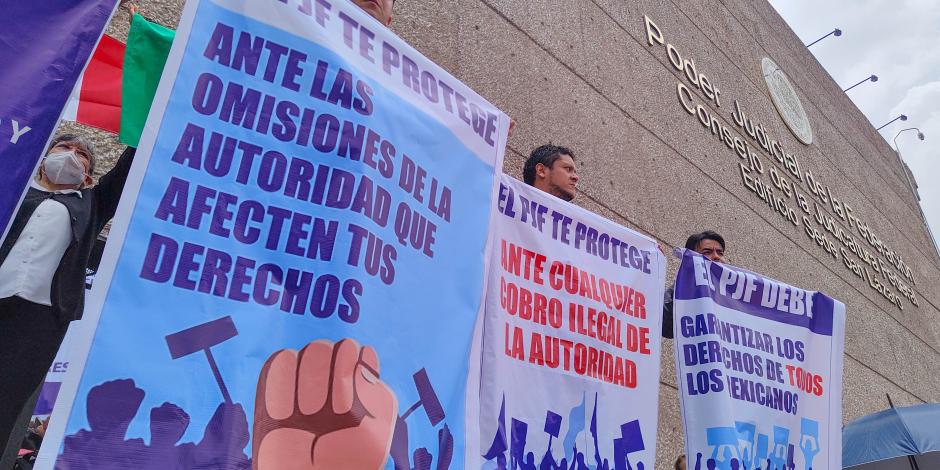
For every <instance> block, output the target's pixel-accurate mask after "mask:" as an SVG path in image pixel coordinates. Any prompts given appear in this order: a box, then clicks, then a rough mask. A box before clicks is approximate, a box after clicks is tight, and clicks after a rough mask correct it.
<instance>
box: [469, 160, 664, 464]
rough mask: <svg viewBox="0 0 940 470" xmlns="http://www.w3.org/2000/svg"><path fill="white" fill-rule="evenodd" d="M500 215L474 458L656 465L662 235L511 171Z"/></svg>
mask: <svg viewBox="0 0 940 470" xmlns="http://www.w3.org/2000/svg"><path fill="white" fill-rule="evenodd" d="M498 213H499V215H498V216H497V220H496V222H495V225H494V230H495V238H494V249H493V251H492V260H491V262H490V278H489V282H488V287H487V295H486V301H485V309H486V310H485V319H484V327H483V362H482V373H481V386H480V405H481V409H480V452H479V453H480V456H479V457H480V459H479V462H478V463H477V465H474V466H472V467H470V466H468V468H485V469H504V468H512V469H515V468H522V469H535V468H551V469H555V468H564V469H568V468H572V469H586V468H598V469H602V468H603V469H624V470H626V469H627V468H630V467H632V468H634V469H642V468H644V467H645V468H647V469H652V468H653V467H654V463H655V462H654V458H655V455H656V423H657V411H658V398H659V365H660V344H661V341H660V339H659V332H660V329H661V325H662V299H663V282H664V276H665V274H664V259H663V258H664V257H663V256H662V254H661V253H660V251H659V250H658V249H657V246H656V243H655V242H654V241H653V240H651V239H650V238H648V237H646V236H643V235H641V234H638V233H636V232H634V231H632V230H629V229H627V228H624V227H622V226H620V225H617V224H615V223H613V222H611V221H609V220H606V219H604V218H602V217H599V216H597V215H595V214H593V213H591V212H589V211H586V210H584V209H582V208H580V207H577V206H575V205H572V204H569V203H567V202H564V201H562V200H561V199H558V198H556V197H554V196H551V195H549V194H546V193H543V192H541V191H539V190H536V189H535V188H532V187H529V186H527V185H525V184H523V183H521V182H519V181H518V180H515V179H513V178H510V177H508V176H505V175H503V176H502V180H501V184H500V189H499V199H498ZM628 462H629V463H628Z"/></svg>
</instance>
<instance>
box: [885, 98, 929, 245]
mask: <svg viewBox="0 0 940 470" xmlns="http://www.w3.org/2000/svg"><path fill="white" fill-rule="evenodd" d="M902 116H903V114H902ZM892 122H894V121H892ZM889 124H890V123H889ZM907 131H917V138H918V139H920V140H924V139H925V137H924V133H923V132H921V130H920V129H918V128H916V127H908V128H907V129H901V130H900V131H898V133H897V134H895V136H894V139H893V142H894V153H895V154H896V155H897V156H898V162H899V163H900V164H901V171H903V172H904V177H905V178H907V184H908V186H910V188H911V195H912V196H914V197H915V198H916V199H917V201H915V202H916V204H917V209H918V210H919V211H920V218H921V219H922V220H923V221H924V226H925V227H927V233H929V234H930V239H931V240H936V238H935V237H934V236H933V230H931V229H930V224H928V223H927V217H926V216H925V215H924V209H923V208H921V207H920V197H919V196H918V195H917V190H916V189H915V188H914V182H913V181H911V177H910V175H908V172H907V170H906V169H905V168H904V160H903V159H902V158H901V149H900V148H899V147H898V137H900V136H901V134H903V133H905V132H907ZM934 250H936V251H937V256H940V247H938V246H937V244H936V242H934Z"/></svg>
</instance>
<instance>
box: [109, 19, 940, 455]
mask: <svg viewBox="0 0 940 470" xmlns="http://www.w3.org/2000/svg"><path fill="white" fill-rule="evenodd" d="M259 1H260V0H259ZM182 3H183V0H149V1H148V0H144V1H143V2H142V4H141V13H143V14H144V15H145V16H147V17H148V18H151V19H153V20H155V21H157V22H160V23H162V24H164V25H167V26H170V27H176V23H177V21H178V19H179V14H180V12H181V10H182ZM396 3H397V4H396V6H395V8H396V11H395V18H394V23H393V29H394V30H395V31H396V32H397V33H398V34H400V35H401V36H402V37H404V38H405V39H406V40H407V41H409V42H410V43H411V44H412V45H414V46H415V47H416V48H417V49H418V50H420V51H421V52H423V53H424V54H425V55H427V56H428V57H430V58H431V59H432V60H434V61H436V62H437V63H439V64H440V65H442V66H443V67H444V68H446V69H447V70H449V71H450V72H451V73H452V74H453V75H455V76H456V77H458V78H459V79H461V80H463V81H464V82H465V83H467V84H469V85H470V86H471V87H473V88H474V89H475V90H477V91H478V92H479V93H480V94H481V95H482V96H484V97H485V98H487V99H488V100H490V101H491V102H492V103H494V104H496V105H497V106H498V107H500V108H501V109H503V110H504V111H506V112H507V113H508V114H509V115H510V116H511V117H513V118H514V119H515V120H516V122H517V125H516V128H515V131H514V133H513V135H512V136H511V138H510V140H509V148H508V151H507V157H506V164H505V171H506V172H507V173H509V174H511V175H514V176H517V177H519V176H521V166H522V162H523V160H524V158H525V156H526V155H527V154H528V152H529V151H530V150H531V149H532V148H534V147H535V146H537V145H540V144H542V143H546V142H553V143H556V144H560V145H565V146H568V147H571V148H572V149H573V150H574V151H575V152H576V153H577V157H578V158H577V159H578V164H579V170H580V174H581V183H580V185H579V186H580V190H579V195H578V197H577V199H576V203H578V204H580V205H582V206H584V207H586V208H588V209H590V210H592V211H595V212H597V213H599V214H601V215H603V216H605V217H607V218H610V219H611V220H614V221H616V222H618V223H621V224H624V225H626V226H629V227H632V228H635V229H637V230H640V231H642V232H645V233H648V234H650V235H652V236H653V237H655V238H656V239H657V240H659V241H660V242H661V243H663V244H666V245H681V244H683V243H684V240H685V237H686V236H687V235H688V234H690V233H693V232H698V231H701V230H703V229H712V230H716V231H718V232H719V233H721V234H723V235H724V236H725V237H726V239H727V240H728V242H729V247H728V256H729V258H730V261H731V262H732V263H734V264H736V265H739V266H742V267H745V268H748V269H751V270H754V271H759V272H761V273H764V274H767V275H769V276H772V277H775V278H777V279H780V280H783V281H785V282H788V283H791V284H794V285H797V286H801V287H805V288H809V289H817V290H821V291H824V292H826V293H828V294H830V295H832V296H833V297H836V298H838V299H839V300H841V301H842V302H844V303H845V304H846V310H847V317H848V319H847V326H846V347H845V356H846V357H845V381H844V400H843V403H844V409H843V419H844V420H846V421H848V420H851V419H854V418H857V417H859V416H861V415H864V414H867V413H871V412H874V411H878V410H880V409H883V408H885V407H887V405H888V402H887V399H886V394H890V396H891V399H893V401H894V403H895V404H897V405H907V404H915V403H922V402H940V311H938V306H940V288H938V287H940V258H938V253H937V250H936V247H935V246H934V244H933V242H932V239H931V236H930V234H929V233H928V229H927V227H926V224H925V221H924V218H923V215H922V213H921V212H920V209H919V206H918V203H917V200H918V199H917V195H916V187H914V186H913V185H912V183H911V178H910V175H909V170H908V169H907V167H906V166H905V165H904V164H903V163H902V162H901V161H900V160H899V158H898V155H897V154H896V153H895V152H894V151H893V150H892V149H891V148H890V147H889V146H888V144H887V143H886V142H885V141H884V139H883V138H882V137H881V136H880V135H879V134H878V133H877V132H876V131H875V129H874V128H873V127H872V126H871V124H870V123H869V121H868V120H867V119H866V118H865V116H863V115H862V113H861V112H860V111H859V110H858V109H857V108H856V106H855V105H854V104H853V103H852V102H851V101H850V100H849V98H848V97H847V96H846V95H845V93H843V92H842V90H841V88H840V87H839V86H838V85H837V84H836V83H835V82H834V81H833V80H832V78H831V77H830V76H829V74H828V73H827V72H826V71H825V70H824V69H823V68H822V66H820V64H819V63H818V62H817V61H816V60H815V59H814V57H813V56H812V55H811V54H810V53H809V52H808V51H807V49H806V48H805V47H804V46H803V44H802V42H801V41H800V40H799V38H798V37H797V36H796V35H795V34H794V33H793V32H792V31H791V30H790V28H789V27H788V26H787V25H786V23H785V22H784V20H783V19H782V18H781V17H780V16H779V15H778V14H777V13H776V12H775V11H774V9H773V8H772V7H771V5H770V4H769V3H767V2H766V1H764V0H666V1H653V0H398V1H397V2H396ZM651 24H652V26H651ZM127 26H128V17H127V13H126V12H124V11H120V12H119V13H118V14H116V15H115V18H114V20H113V21H112V24H111V25H110V26H109V29H108V33H109V34H111V35H113V36H115V37H117V38H119V39H122V40H124V39H126V34H127ZM657 33H658V34H657ZM765 58H768V59H770V62H769V63H768V61H766V60H764V59H765ZM781 72H782V74H781ZM781 75H782V76H785V77H786V78H785V79H784V78H781ZM767 78H769V79H770V80H768V79H767ZM768 81H769V82H770V85H768ZM787 84H789V87H788V86H787ZM774 93H777V96H776V104H775V96H774ZM794 97H795V98H796V99H795V100H794ZM778 105H779V110H778ZM800 108H801V109H802V113H801V112H800ZM785 119H788V120H789V121H790V124H789V125H788V124H787V122H786V121H785ZM791 127H793V128H794V129H795V130H796V132H794V131H791ZM757 129H760V130H759V131H758V130H757ZM807 129H808V130H809V133H810V134H811V136H810V137H809V138H808V137H807V135H806V132H807ZM751 133H753V134H754V136H753V137H752V136H751ZM798 133H799V134H801V135H802V137H803V140H810V142H811V143H808V144H807V143H803V142H801V140H799V139H798V138H797V134H798ZM95 135H96V138H97V139H98V140H99V141H100V143H101V144H102V145H103V146H104V147H106V148H108V149H109V155H110V157H112V158H116V157H117V155H118V154H119V149H118V148H117V146H116V144H115V143H114V142H113V139H112V138H110V137H109V136H106V135H103V134H100V133H96V134H95ZM761 136H762V137H761ZM765 146H766V148H765ZM107 166H108V165H106V164H105V165H101V167H107ZM675 267H676V263H675V261H674V260H672V261H671V268H672V269H675ZM664 341H665V344H664V348H663V366H662V376H661V382H662V387H661V392H660V394H661V396H660V428H659V444H658V456H657V460H658V462H659V464H658V465H657V468H661V469H666V468H671V463H672V461H673V460H674V459H675V457H676V456H677V455H678V454H680V453H681V452H682V448H683V442H682V439H683V437H682V436H683V433H682V424H681V417H680V412H679V403H678V391H677V388H676V377H675V367H674V363H673V355H672V351H673V345H672V341H670V340H664Z"/></svg>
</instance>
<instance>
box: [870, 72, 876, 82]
mask: <svg viewBox="0 0 940 470" xmlns="http://www.w3.org/2000/svg"><path fill="white" fill-rule="evenodd" d="M868 79H869V80H871V81H872V82H877V81H878V76H877V75H874V74H873V75H872V76H870V77H868Z"/></svg>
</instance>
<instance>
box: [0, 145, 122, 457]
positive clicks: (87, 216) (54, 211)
mask: <svg viewBox="0 0 940 470" xmlns="http://www.w3.org/2000/svg"><path fill="white" fill-rule="evenodd" d="M134 152H135V149H133V148H128V149H127V150H125V151H124V154H123V155H121V158H120V159H119V160H118V162H117V164H116V165H115V167H114V168H113V169H112V170H111V171H109V172H108V174H106V175H104V176H102V177H101V179H100V180H99V181H98V184H97V185H95V186H93V185H92V182H93V180H92V177H91V175H92V173H93V172H94V170H95V149H94V147H93V145H92V144H91V142H89V141H88V140H86V139H85V138H84V137H81V136H77V135H59V136H57V137H56V138H55V139H53V141H52V143H51V145H50V148H49V151H48V153H47V154H46V156H45V157H44V158H43V161H42V163H41V165H40V168H39V173H38V174H37V176H36V178H35V179H34V180H33V181H32V182H31V183H30V187H29V189H28V191H27V193H26V196H25V197H24V198H23V203H22V204H21V205H20V208H19V211H18V212H17V214H16V216H15V217H14V219H13V223H12V224H11V225H10V231H9V233H8V234H7V236H6V238H5V239H4V240H3V243H2V245H0V443H5V442H7V440H8V437H9V435H10V433H11V432H12V431H13V428H14V426H15V425H16V420H17V416H18V415H19V413H20V411H21V410H22V409H23V407H24V406H25V405H26V403H27V401H29V398H30V396H31V395H32V393H33V392H34V391H35V390H36V389H37V387H38V386H39V384H40V383H41V382H42V380H43V378H44V377H45V374H46V370H48V369H49V366H50V365H51V364H52V360H53V359H54V358H55V354H56V351H58V349H59V345H60V344H61V343H62V339H63V337H64V336H65V331H66V329H67V328H68V325H69V322H71V321H72V320H77V319H79V318H81V316H82V309H83V306H84V298H85V296H84V294H85V267H86V266H87V265H88V260H89V258H90V257H91V250H92V247H93V246H94V243H95V239H96V238H97V237H98V234H99V233H100V232H101V229H103V228H104V226H105V224H106V223H107V222H108V220H110V219H111V217H112V216H114V211H115V209H117V204H118V200H119V199H120V197H121V191H122V190H123V189H124V181H125V179H126V178H127V173H128V170H129V169H130V166H131V160H132V158H133V156H134Z"/></svg>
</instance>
